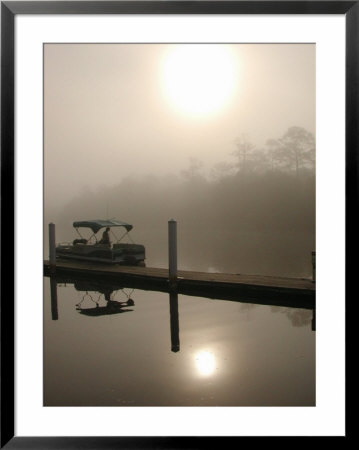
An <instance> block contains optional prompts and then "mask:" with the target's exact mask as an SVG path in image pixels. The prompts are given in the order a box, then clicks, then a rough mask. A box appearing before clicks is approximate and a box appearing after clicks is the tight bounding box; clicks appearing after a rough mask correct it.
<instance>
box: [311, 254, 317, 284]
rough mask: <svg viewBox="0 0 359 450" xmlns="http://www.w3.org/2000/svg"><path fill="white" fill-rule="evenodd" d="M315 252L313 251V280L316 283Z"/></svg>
mask: <svg viewBox="0 0 359 450" xmlns="http://www.w3.org/2000/svg"><path fill="white" fill-rule="evenodd" d="M315 256H316V255H315V252H312V270H313V272H312V280H313V282H314V283H315Z"/></svg>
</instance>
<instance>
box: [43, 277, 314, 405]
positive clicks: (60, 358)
mask: <svg viewBox="0 0 359 450" xmlns="http://www.w3.org/2000/svg"><path fill="white" fill-rule="evenodd" d="M53 287H54V285H53ZM86 288H93V287H91V286H86V284H85V285H84V283H81V282H79V283H77V284H76V288H75V286H74V284H71V283H70V284H64V283H62V284H61V283H60V284H57V304H56V303H55V302H54V301H53V302H51V295H50V279H49V278H45V279H44V294H45V295H44V405H45V406H314V405H315V332H314V331H313V311H311V310H305V309H295V308H283V307H277V306H265V305H258V304H251V303H242V302H239V301H228V300H214V299H207V298H201V297H190V296H185V295H178V297H177V302H178V315H177V314H176V311H177V309H176V307H175V306H176V303H174V302H176V298H172V308H171V309H170V296H169V294H168V293H163V292H153V291H143V290H140V289H135V290H133V289H130V288H124V289H118V288H119V287H118V286H116V289H115V291H113V292H111V290H112V288H113V286H112V287H109V288H108V291H107V292H104V289H101V290H102V293H101V292H99V291H96V290H90V289H89V290H87V289H86ZM105 298H108V299H111V300H112V301H117V302H128V300H129V299H131V300H133V302H132V301H131V300H130V301H129V302H128V303H127V304H126V305H122V306H121V307H119V305H118V304H115V303H110V304H109V305H113V306H111V307H109V306H108V302H107V300H106V299H105ZM53 300H54V296H53ZM234 300H238V299H234ZM133 303H134V304H133ZM96 304H98V306H97V305H96ZM170 312H171V314H170ZM171 316H172V317H171ZM171 318H172V322H171ZM171 324H172V327H171ZM177 341H178V342H177Z"/></svg>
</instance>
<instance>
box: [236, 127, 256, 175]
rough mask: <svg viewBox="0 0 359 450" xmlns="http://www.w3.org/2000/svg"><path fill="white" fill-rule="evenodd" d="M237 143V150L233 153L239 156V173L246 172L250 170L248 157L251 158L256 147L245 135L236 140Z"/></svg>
mask: <svg viewBox="0 0 359 450" xmlns="http://www.w3.org/2000/svg"><path fill="white" fill-rule="evenodd" d="M235 145H236V147H237V150H235V151H234V152H233V153H232V155H234V156H235V157H236V158H237V162H236V167H237V170H238V173H241V174H246V173H247V170H248V159H249V158H250V154H251V153H252V152H253V150H254V149H255V147H254V145H253V144H252V143H251V142H249V141H248V139H247V138H246V137H245V135H242V136H241V137H239V138H237V139H236V140H235Z"/></svg>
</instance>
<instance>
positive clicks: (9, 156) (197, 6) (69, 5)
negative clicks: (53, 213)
mask: <svg viewBox="0 0 359 450" xmlns="http://www.w3.org/2000/svg"><path fill="white" fill-rule="evenodd" d="M75 13H76V14H129V13H131V14H262V15H263V14H321V15H327V14H337V15H338V14H339V15H345V21H346V94H345V95H346V181H345V183H346V200H345V205H346V216H345V219H346V228H345V230H346V255H345V261H346V300H347V299H348V298H349V295H350V293H351V292H353V291H354V282H355V276H354V266H355V264H354V263H353V261H355V259H354V256H355V255H356V249H357V248H358V238H357V234H358V233H357V230H358V229H359V228H358V218H357V214H356V207H357V205H358V191H359V189H358V187H359V184H358V148H359V145H358V144H359V133H358V125H359V117H358V110H359V1H93V2H88V1H77V2H76V1H38V2H36V1H4V2H1V58H2V63H1V80H2V84H1V281H2V283H1V448H6V449H25V448H26V449H35V448H36V449H45V448H46V449H55V448H56V449H60V448H61V449H63V448H64V449H75V448H81V449H87V448H88V449H95V448H96V449H112V448H120V449H122V448H125V449H130V448H141V449H142V448H153V449H155V448H156V449H157V448H202V447H204V446H209V445H210V446H218V445H226V446H232V445H237V444H238V443H237V442H236V439H238V438H236V437H235V438H233V437H232V438H229V437H228V438H226V437H206V436H198V437H166V436H157V437H146V436H141V437H130V436H128V437H85V436H83V437H41V436H39V437H25V436H15V434H14V430H15V405H14V398H15V395H14V375H15V372H14V331H15V330H14V281H15V274H14V262H15V261H14V225H15V222H14V182H15V180H14V151H15V149H14V112H15V111H14V60H15V59H14V58H15V55H14V36H15V17H16V15H19V14H75ZM4 280H6V283H4ZM354 300H355V298H354ZM347 317H348V316H346V318H347ZM347 329H348V327H346V337H347V336H348V331H347ZM347 377H348V375H347ZM347 381H348V378H347ZM346 399H347V400H348V397H346ZM347 408H348V405H347ZM348 426H349V422H348V421H347V423H346V436H345V437H348V436H349V432H350V430H349V428H348Z"/></svg>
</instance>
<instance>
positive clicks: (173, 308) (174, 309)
mask: <svg viewBox="0 0 359 450" xmlns="http://www.w3.org/2000/svg"><path fill="white" fill-rule="evenodd" d="M170 325H171V351H172V352H174V353H176V352H178V351H179V349H180V340H179V318H178V293H177V292H176V291H170Z"/></svg>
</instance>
